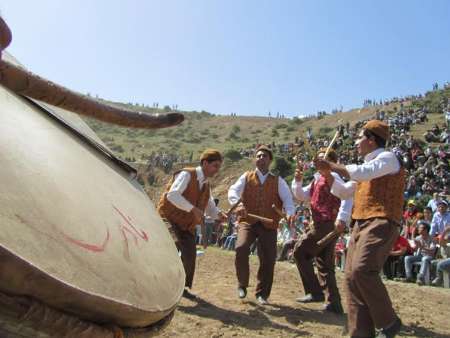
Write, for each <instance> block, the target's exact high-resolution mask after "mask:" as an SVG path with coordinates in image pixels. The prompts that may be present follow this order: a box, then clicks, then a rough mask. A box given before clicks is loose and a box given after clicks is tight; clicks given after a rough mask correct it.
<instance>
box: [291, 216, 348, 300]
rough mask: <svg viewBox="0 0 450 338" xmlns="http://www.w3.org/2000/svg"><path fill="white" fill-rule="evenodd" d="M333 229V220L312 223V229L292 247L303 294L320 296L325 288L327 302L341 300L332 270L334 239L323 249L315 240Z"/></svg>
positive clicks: (333, 266) (333, 265)
mask: <svg viewBox="0 0 450 338" xmlns="http://www.w3.org/2000/svg"><path fill="white" fill-rule="evenodd" d="M333 230H334V222H332V221H330V222H323V223H317V224H314V226H313V227H312V229H311V230H310V231H308V232H307V233H306V234H304V235H303V236H302V237H301V238H300V239H299V240H298V241H297V243H296V245H295V248H294V257H295V263H296V264H297V269H298V272H299V273H300V278H301V279H302V283H303V288H304V289H305V294H309V293H310V294H312V295H313V296H322V295H323V290H324V289H325V290H327V301H328V302H329V303H334V302H340V300H341V296H340V295H339V290H338V288H337V284H336V275H335V270H334V268H335V259H334V254H335V246H336V241H332V242H331V243H329V244H328V245H327V246H325V247H324V248H323V249H320V248H319V247H318V246H317V241H318V240H320V239H322V238H323V237H325V236H326V235H327V234H328V233H330V232H331V231H333ZM314 258H315V259H316V266H317V272H318V276H316V274H315V273H314V267H313V259H314ZM317 277H319V278H317Z"/></svg>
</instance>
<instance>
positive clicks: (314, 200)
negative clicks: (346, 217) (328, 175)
mask: <svg viewBox="0 0 450 338" xmlns="http://www.w3.org/2000/svg"><path fill="white" fill-rule="evenodd" d="M330 190H331V189H330V187H329V186H328V184H327V182H326V180H325V177H323V176H322V175H320V176H319V179H318V180H317V181H316V180H314V181H313V182H312V184H311V190H310V194H311V213H312V218H313V220H314V223H316V224H317V223H321V222H334V221H335V220H336V217H337V214H338V212H339V207H340V205H341V200H340V199H339V198H337V197H336V196H334V195H332V194H331V191H330Z"/></svg>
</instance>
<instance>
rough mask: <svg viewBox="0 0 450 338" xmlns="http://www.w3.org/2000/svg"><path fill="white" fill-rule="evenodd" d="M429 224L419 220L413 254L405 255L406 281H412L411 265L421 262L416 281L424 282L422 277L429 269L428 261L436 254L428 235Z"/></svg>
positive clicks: (434, 244)
mask: <svg viewBox="0 0 450 338" xmlns="http://www.w3.org/2000/svg"><path fill="white" fill-rule="evenodd" d="M429 232H430V225H429V224H428V223H425V222H423V221H422V222H419V236H417V237H416V238H415V239H414V244H415V250H416V252H415V255H413V256H406V257H405V274H406V281H407V282H413V281H414V279H413V275H412V266H413V263H415V262H421V264H420V271H419V273H418V274H417V279H416V282H417V284H419V285H423V284H424V277H425V275H426V274H427V273H428V272H429V271H430V270H429V269H430V262H431V260H433V258H434V256H435V254H436V243H435V241H434V239H433V237H431V236H430V234H429Z"/></svg>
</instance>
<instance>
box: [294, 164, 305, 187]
mask: <svg viewBox="0 0 450 338" xmlns="http://www.w3.org/2000/svg"><path fill="white" fill-rule="evenodd" d="M294 178H295V181H296V182H300V181H301V180H303V162H302V161H300V160H299V161H297V167H296V168H295V174H294Z"/></svg>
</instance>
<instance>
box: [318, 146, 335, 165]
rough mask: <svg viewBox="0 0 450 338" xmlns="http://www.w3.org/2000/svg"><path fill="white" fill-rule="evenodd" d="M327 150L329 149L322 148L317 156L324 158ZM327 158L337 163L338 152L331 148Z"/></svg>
mask: <svg viewBox="0 0 450 338" xmlns="http://www.w3.org/2000/svg"><path fill="white" fill-rule="evenodd" d="M326 151H327V150H326V148H320V150H319V152H318V153H317V158H320V159H324V156H325V153H326ZM325 160H327V161H330V162H333V163H337V161H338V156H337V153H336V152H335V151H334V150H333V149H330V150H329V151H328V154H327V158H325Z"/></svg>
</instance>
